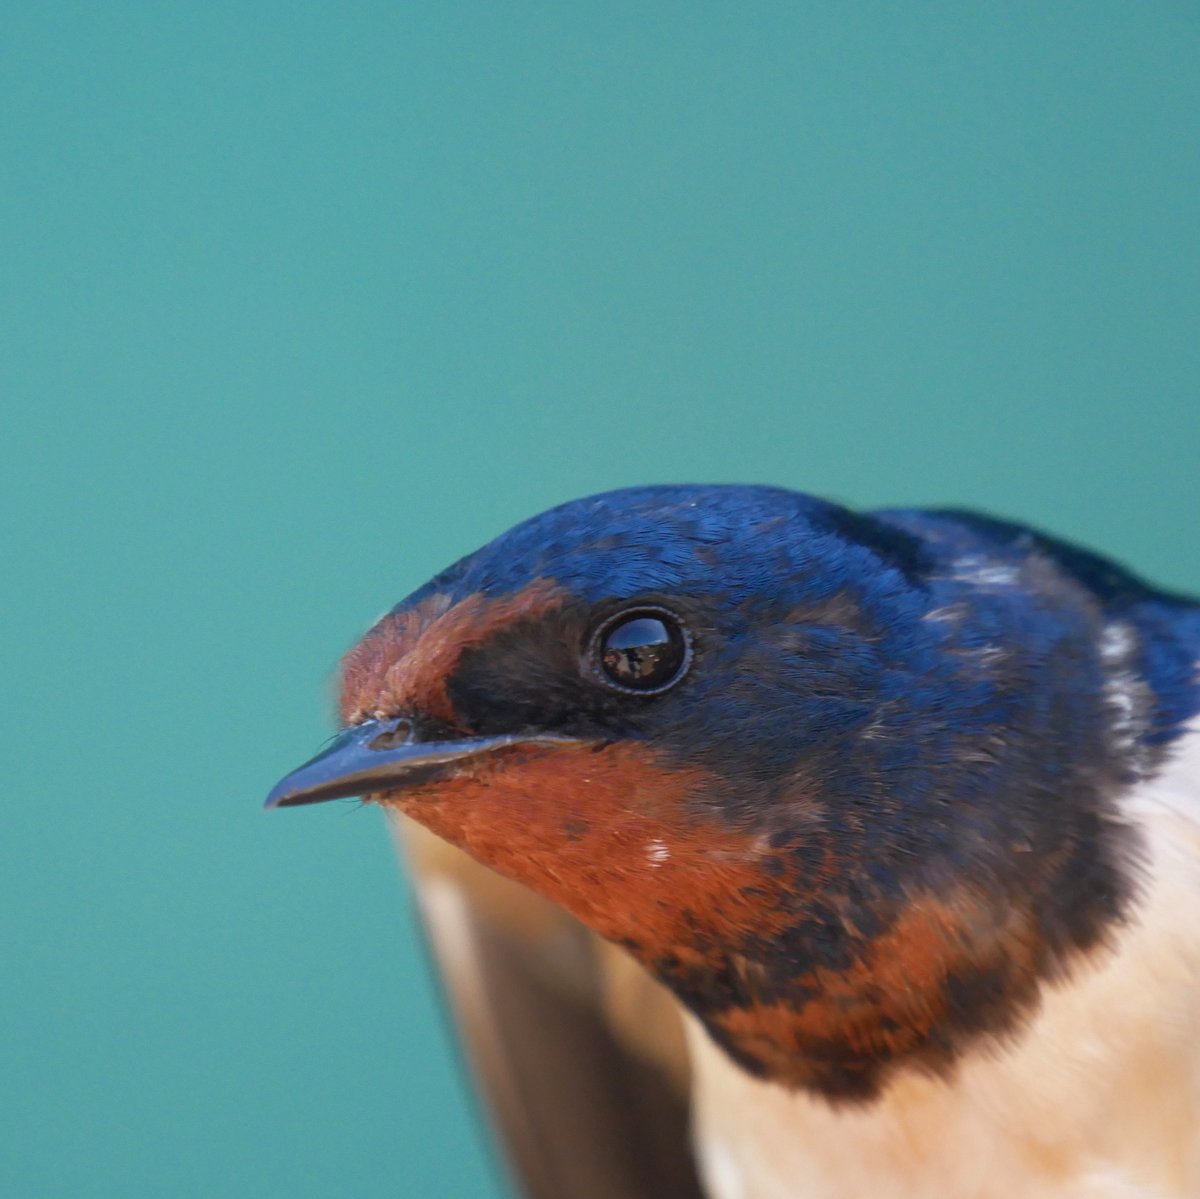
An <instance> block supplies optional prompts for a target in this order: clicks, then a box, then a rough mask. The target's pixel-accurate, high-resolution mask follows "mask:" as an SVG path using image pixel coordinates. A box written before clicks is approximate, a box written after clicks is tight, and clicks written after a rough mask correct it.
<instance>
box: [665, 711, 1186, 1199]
mask: <svg viewBox="0 0 1200 1199" xmlns="http://www.w3.org/2000/svg"><path fill="white" fill-rule="evenodd" d="M1124 810H1125V811H1126V812H1127V813H1128V815H1129V817H1130V819H1132V820H1136V821H1137V822H1138V823H1139V824H1140V825H1141V826H1142V827H1143V829H1144V831H1145V835H1146V840H1147V842H1148V849H1149V868H1148V871H1147V874H1148V881H1147V884H1146V888H1145V891H1144V894H1143V898H1142V902H1141V905H1140V907H1139V910H1138V915H1137V919H1136V920H1134V921H1133V922H1132V923H1131V924H1130V925H1129V926H1128V927H1127V928H1126V929H1124V930H1123V931H1122V933H1121V935H1120V937H1119V938H1118V940H1117V943H1116V948H1115V950H1114V951H1112V952H1110V953H1108V954H1105V955H1104V956H1103V957H1102V958H1099V959H1097V960H1096V961H1094V962H1092V963H1089V964H1087V965H1085V966H1081V967H1079V968H1078V969H1077V970H1076V971H1075V972H1074V973H1073V975H1072V977H1071V978H1070V979H1068V980H1067V981H1066V982H1065V983H1062V984H1060V985H1054V986H1049V987H1047V988H1046V991H1045V993H1044V997H1043V1001H1042V1005H1041V1008H1040V1010H1039V1012H1038V1014H1037V1016H1036V1017H1035V1018H1034V1019H1033V1021H1032V1022H1031V1023H1030V1024H1029V1025H1028V1026H1027V1027H1026V1028H1025V1030H1024V1031H1023V1032H1022V1033H1021V1034H1020V1035H1019V1036H1018V1037H1017V1038H1016V1039H1015V1040H1013V1041H1010V1042H1006V1043H1002V1044H994V1045H991V1046H989V1047H987V1048H985V1049H981V1050H978V1051H976V1052H975V1053H974V1054H973V1055H972V1056H970V1057H968V1058H966V1059H964V1060H963V1061H962V1062H961V1064H960V1065H959V1068H958V1070H957V1072H956V1073H955V1074H954V1076H953V1077H951V1078H949V1079H947V1080H940V1079H931V1078H924V1077H917V1076H911V1077H902V1078H900V1079H898V1080H897V1081H895V1082H894V1083H893V1084H892V1085H891V1086H890V1087H889V1089H888V1090H887V1091H886V1092H885V1093H884V1095H883V1096H882V1098H880V1099H879V1100H878V1101H876V1102H875V1103H873V1104H871V1105H869V1106H867V1107H864V1108H860V1109H855V1108H849V1109H847V1108H838V1109H835V1108H831V1107H829V1106H828V1105H827V1104H826V1103H824V1102H823V1101H821V1100H818V1099H814V1098H811V1097H809V1096H807V1095H803V1094H798V1093H791V1092H788V1091H785V1090H784V1089H783V1088H781V1087H779V1086H777V1085H775V1084H773V1083H765V1082H761V1081H758V1080H756V1079H753V1078H751V1077H749V1076H748V1075H747V1074H745V1073H744V1072H742V1071H741V1070H739V1069H738V1068H737V1067H736V1066H734V1065H733V1063H732V1062H730V1061H729V1059H728V1058H727V1057H726V1056H725V1055H724V1054H723V1053H722V1052H721V1051H720V1050H719V1049H717V1048H716V1047H715V1046H714V1045H713V1044H712V1042H711V1041H710V1040H709V1038H708V1036H707V1034H706V1033H705V1032H704V1031H703V1029H702V1027H701V1026H700V1025H699V1024H698V1023H696V1022H695V1021H693V1020H689V1027H688V1038H689V1045H690V1048H691V1052H692V1059H693V1066H694V1071H695V1073H694V1088H693V1098H694V1101H695V1114H694V1138H695V1143H696V1149H697V1155H698V1157H699V1159H700V1162H701V1168H702V1170H703V1172H704V1175H705V1179H706V1184H707V1186H708V1188H709V1190H710V1192H711V1194H712V1196H713V1199H1118V1197H1120V1199H1200V728H1197V729H1194V730H1193V732H1192V733H1191V734H1190V735H1188V736H1187V737H1186V738H1185V739H1184V740H1183V742H1182V744H1179V743H1177V747H1176V749H1175V752H1174V756H1173V758H1172V760H1171V762H1170V763H1169V765H1168V766H1167V767H1166V768H1165V770H1164V771H1163V772H1162V774H1160V776H1159V777H1158V778H1156V779H1154V780H1152V781H1150V782H1148V783H1145V784H1143V785H1142V786H1140V787H1139V788H1138V789H1137V790H1136V791H1134V792H1133V793H1132V794H1131V795H1130V796H1129V798H1128V800H1127V801H1126V803H1125V805H1124Z"/></svg>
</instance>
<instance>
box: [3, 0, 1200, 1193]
mask: <svg viewBox="0 0 1200 1199" xmlns="http://www.w3.org/2000/svg"><path fill="white" fill-rule="evenodd" d="M2 16H3V20H2V22H0V102H2V111H3V114H4V115H3V123H2V128H0V143H2V151H0V152H2V161H0V237H2V238H3V250H2V256H0V257H2V261H0V306H2V313H3V317H2V319H3V349H2V353H0V399H2V404H3V408H2V419H3V448H4V456H3V459H4V468H3V472H2V477H0V492H2V496H0V498H2V501H3V508H2V510H3V537H4V545H3V547H0V548H2V558H0V561H3V563H4V570H3V575H2V577H0V588H2V589H3V593H4V609H3V611H4V624H3V629H4V636H3V677H4V682H5V688H4V690H5V703H4V708H5V728H4V743H5V752H4V763H5V767H4V776H5V780H6V786H5V789H4V795H5V803H4V836H3V840H2V843H0V846H2V847H0V856H2V859H3V861H2V862H0V879H2V886H3V892H4V894H3V899H2V910H0V922H2V928H3V976H2V980H0V992H2V997H0V998H2V1007H0V1010H2V1012H3V1016H2V1026H0V1079H2V1080H3V1082H2V1094H3V1098H2V1099H0V1104H2V1105H3V1111H2V1113H0V1194H3V1195H5V1196H17V1197H21V1199H24V1197H28V1196H121V1197H122V1199H126V1197H141V1196H147V1197H149V1196H163V1195H221V1196H226V1195H229V1196H243V1195H244V1196H274V1195H286V1196H288V1197H289V1199H304V1197H308V1196H332V1195H350V1196H399V1195H404V1196H443V1195H444V1196H496V1195H499V1194H501V1193H502V1182H501V1180H500V1177H499V1175H498V1173H497V1172H496V1170H495V1169H494V1167H492V1166H491V1165H490V1164H489V1159H488V1156H487V1151H486V1149H485V1147H484V1145H483V1139H482V1134H481V1132H480V1129H479V1127H478V1125H477V1122H476V1119H475V1117H474V1115H473V1114H472V1112H471V1109H470V1104H469V1100H468V1097H467V1092H466V1089H465V1087H464V1084H463V1082H462V1080H461V1079H460V1077H459V1075H458V1072H457V1068H456V1065H455V1061H454V1057H453V1051H452V1049H451V1045H450V1040H449V1038H448V1036H447V1035H446V1032H445V1030H444V1028H443V1024H442V1019H441V1017H440V1015H439V1012H438V1007H437V999H436V993H435V989H434V986H433V984H432V983H431V981H430V979H429V978H428V977H427V974H426V970H425V966H424V962H423V957H422V951H421V949H420V946H419V942H418V939H417V938H416V936H415V935H414V930H413V927H412V919H411V912H410V907H409V903H408V900H407V897H406V893H405V889H404V886H403V884H402V881H401V878H400V877H399V875H398V874H397V871H396V868H395V865H394V863H393V859H392V855H391V850H390V846H389V843H388V841H387V839H386V837H385V835H384V829H383V824H382V821H381V820H380V818H379V816H378V813H376V812H374V811H371V810H359V809H357V808H355V806H354V805H352V804H348V805H330V806H328V807H324V808H316V809H310V810H304V811H297V812H282V813H272V814H264V813H262V812H261V811H260V810H259V805H260V803H261V800H262V797H263V795H264V794H265V792H266V790H267V788H268V787H269V785H270V784H271V783H272V782H274V780H275V778H276V777H277V776H278V775H280V774H281V773H282V772H283V771H285V770H286V769H288V768H290V767H291V766H293V765H295V764H297V763H298V762H299V761H300V760H302V759H303V758H305V757H307V756H308V755H309V754H310V753H311V752H312V751H313V750H314V749H315V747H316V746H317V745H318V743H319V742H320V741H321V740H322V738H323V737H324V736H325V735H326V733H327V731H328V729H329V720H330V711H331V705H330V702H329V687H328V681H329V679H330V677H331V671H332V667H333V664H334V662H335V661H336V659H337V657H338V655H339V654H340V653H341V652H342V651H343V650H344V649H345V648H347V647H348V646H349V645H350V644H351V643H352V641H353V640H354V639H355V638H356V636H357V634H358V633H359V632H360V631H361V630H362V629H363V628H364V627H365V626H366V625H368V624H369V623H370V622H371V621H372V620H373V619H374V618H375V616H376V615H378V613H379V612H380V611H382V610H383V609H384V608H385V607H387V606H389V605H390V604H391V603H393V602H394V601H396V600H397V599H399V598H400V597H402V596H403V595H404V594H405V593H406V592H408V591H409V590H410V589H412V588H414V587H416V586H417V585H418V584H420V583H421V582H423V581H424V579H425V578H426V577H427V576H428V575H430V574H431V573H433V572H434V571H435V570H437V569H439V568H441V567H442V566H444V565H446V564H447V563H448V562H450V561H451V560H452V559H454V558H456V557H458V556H459V555H461V554H462V553H464V552H466V551H468V550H471V549H473V548H474V547H476V546H477V545H479V544H481V543H482V542H484V541H486V540H487V539H489V538H490V537H492V536H493V535H494V534H496V533H498V532H500V531H501V530H502V529H504V528H505V527H507V526H508V525H510V524H511V523H513V522H514V521H516V520H518V519H520V518H522V517H525V516H527V515H530V514H532V513H534V512H536V511H538V510H539V509H541V508H543V507H546V506H548V505H550V504H552V503H555V502H558V501H561V500H564V499H567V498H570V497H572V496H576V495H580V494H584V493H587V492H591V491H596V490H600V489H604V488H609V487H614V486H619V485H623V484H631V483H638V482H646V481H653V480H705V481H707V480H741V481H769V482H774V483H781V484H787V485H792V486H796V487H800V488H804V489H807V490H812V491H815V492H818V493H822V494H826V495H829V496H832V497H836V498H840V499H843V500H846V501H849V502H852V503H855V504H865V505H872V504H885V503H898V502H904V503H909V502H914V503H915V502H923V501H924V502H932V503H955V504H971V505H978V506H982V507H984V508H988V509H992V510H995V511H998V512H1001V513H1006V514H1009V515H1013V516H1017V517H1021V518H1025V519H1029V520H1033V521H1037V522H1041V523H1042V524H1044V525H1046V526H1049V527H1050V528H1051V529H1053V530H1055V531H1057V532H1059V533H1061V534H1066V535H1068V536H1071V537H1074V538H1078V539H1081V540H1083V541H1085V542H1087V543H1090V544H1092V545H1094V546H1097V547H1100V548H1102V549H1105V550H1106V551H1108V552H1111V553H1112V554H1114V555H1116V556H1118V557H1120V558H1122V559H1124V560H1126V561H1128V562H1129V563H1130V564H1131V565H1133V566H1135V567H1136V568H1138V569H1140V570H1142V571H1144V572H1146V573H1148V574H1149V575H1150V576H1151V577H1153V578H1154V579H1156V580H1159V581H1161V582H1163V583H1166V584H1171V585H1174V586H1176V587H1181V588H1190V589H1192V590H1194V591H1200V555H1198V554H1197V552H1196V519H1197V513H1200V469H1198V467H1200V455H1198V452H1197V446H1198V435H1200V388H1198V383H1200V351H1198V338H1197V329H1198V328H1200V286H1198V284H1200V278H1198V275H1200V153H1198V151H1197V137H1196V131H1197V128H1198V118H1200V71H1198V70H1197V68H1196V64H1197V62H1198V61H1200V55H1198V51H1200V15H1198V13H1197V10H1196V8H1195V7H1194V6H1191V5H1182V4H1167V3H1158V4H1142V5H1134V4H1118V3H1103V2H1096V3H1088V4H1070V3H1063V4H1046V3H1044V2H1039V3H1027V4H1021V3H1017V4H1005V5H981V4H979V5H970V4H969V5H960V4H926V5H922V4H879V3H863V4H854V5H832V4H795V5H785V4H749V5H715V4H659V5H651V6H645V5H641V4H638V5H634V4H620V3H611V4H590V3H589V4H570V5H551V4H499V5H492V4H460V5H454V4H446V3H412V4H402V5H385V4H368V3H353V4H348V5H340V6H336V5H316V4H299V5H295V4H287V5H284V4H270V3H242V4H231V3H215V4H204V5H200V4H197V5H191V6H188V5H177V4H167V3H162V4H150V3H147V4H135V3H120V4H107V5H84V4H77V5H61V4H54V3H48V4H36V5H35V4H16V3H6V4H4V5H3V13H2Z"/></svg>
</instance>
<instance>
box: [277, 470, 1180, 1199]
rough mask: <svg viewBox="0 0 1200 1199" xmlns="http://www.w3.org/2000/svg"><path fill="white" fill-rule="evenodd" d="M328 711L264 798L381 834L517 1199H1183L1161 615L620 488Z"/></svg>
mask: <svg viewBox="0 0 1200 1199" xmlns="http://www.w3.org/2000/svg"><path fill="white" fill-rule="evenodd" d="M341 715H342V719H343V724H344V727H343V731H342V732H341V733H340V734H339V735H338V737H337V738H336V740H334V742H333V743H332V745H331V746H330V747H329V748H328V749H326V750H325V751H324V752H323V753H321V754H320V755H318V756H317V757H316V758H314V759H313V760H312V761H310V762H309V763H307V764H306V765H304V766H302V767H300V768H299V769H298V770H296V771H295V772H294V773H292V774H290V775H288V776H287V777H286V778H285V779H283V781H282V782H280V783H279V784H278V786H277V787H276V788H275V789H274V790H273V791H272V792H271V795H270V798H269V800H268V804H269V805H270V806H280V807H282V806H289V805H295V804H304V803H311V802H316V801H319V800H328V799H334V798H337V797H343V796H352V795H361V796H364V797H365V798H367V799H370V800H371V801H373V802H376V803H378V804H380V805H382V806H383V807H384V808H385V809H387V810H388V811H389V813H393V814H396V815H397V817H398V820H399V822H400V823H402V824H404V826H405V827H406V829H407V830H408V831H407V832H406V833H405V837H406V839H407V843H408V845H409V847H410V853H412V855H413V858H414V863H415V869H416V873H417V877H418V880H419V884H420V887H421V889H422V892H423V904H424V911H425V915H426V918H427V920H428V923H429V926H430V929H431V932H432V936H433V940H434V942H435V945H436V948H437V952H438V955H439V958H440V960H441V964H442V967H443V970H444V972H445V974H446V976H447V978H448V980H449V984H450V991H451V995H452V998H453V1000H454V1003H455V1008H456V1011H457V1014H458V1017H459V1020H460V1022H461V1025H462V1028H463V1032H464V1036H465V1038H466V1040H467V1043H468V1046H469V1050H470V1052H471V1054H472V1056H473V1057H474V1059H475V1061H476V1063H477V1067H478V1070H479V1073H480V1076H481V1079H482V1085H483V1088H484V1090H485V1093H486V1094H487V1095H488V1097H489V1099H490V1100H491V1102H492V1104H493V1105H494V1106H495V1107H496V1108H497V1109H498V1111H499V1115H498V1117H497V1119H498V1124H499V1127H500V1130H501V1132H502V1134H503V1136H504V1137H505V1139H506V1140H507V1141H508V1143H509V1145H510V1148H511V1151H512V1154H513V1157H514V1160H515V1161H516V1164H517V1169H518V1172H519V1173H520V1174H521V1176H522V1177H523V1179H524V1183H525V1186H526V1188H527V1193H529V1194H531V1195H536V1196H538V1197H539V1199H550V1197H551V1196H554V1197H555V1199H561V1197H563V1196H569V1197H571V1199H575V1197H577V1196H586V1197H589V1199H592V1197H594V1199H601V1197H604V1199H618V1197H619V1199H630V1197H633V1196H641V1195H645V1196H674V1197H681V1196H696V1195H700V1194H704V1195H707V1196H710V1199H865V1197H868V1196H872V1197H873V1196H880V1197H884V1199H889V1197H891V1199H968V1197H970V1199H1068V1197H1070V1199H1084V1197H1086V1199H1117V1197H1118V1196H1121V1197H1123V1199H1168V1197H1179V1199H1183V1197H1185V1196H1187V1197H1192V1199H1195V1197H1196V1196H1200V986H1198V983H1200V719H1198V717H1200V601H1197V600H1194V599H1189V598H1186V597H1183V596H1179V595H1174V594H1168V593H1166V592H1163V591H1159V590H1155V589H1152V588H1151V587H1150V586H1148V585H1147V584H1146V583H1144V582H1143V581H1141V580H1140V579H1138V578H1137V577H1136V576H1135V575H1133V574H1131V573H1129V572H1128V571H1126V570H1124V569H1122V568H1121V567H1119V566H1117V565H1115V564H1113V563H1112V562H1109V561H1106V560H1105V559H1103V558H1101V557H1099V556H1097V555H1095V554H1092V553H1090V552H1087V551H1085V550H1082V549H1080V548H1077V547H1075V546H1073V545H1069V544H1067V543H1065V542H1062V541H1059V540H1056V539H1054V538H1052V537H1049V536H1046V535H1044V534H1042V533H1040V532H1036V531H1034V530H1032V529H1029V528H1025V527H1022V526H1020V525H1016V524H1010V523H1006V522H1003V521H1000V520H996V519H993V518H990V517H984V516H979V515H974V514H971V513H967V512H962V511H955V510H932V511H908V510H885V511H880V512H874V513H870V514H863V513H855V512H852V511H849V510H847V509H845V508H842V507H839V506H836V505H834V504H830V503H826V502H823V501H821V500H818V499H814V498H810V497H808V496H805V495H802V494H798V493H795V492H790V491H785V490H778V489H773V488H763V487H738V486H712V487H685V486H662V487H647V488H640V489H633V490H625V491H617V492H612V493H609V494H605V495H600V496H596V497H593V498H589V499H583V500H578V501H575V502H573V503H569V504H565V505H563V506H561V507H558V508H555V509H553V510H551V511H549V512H546V513H544V514H542V515H540V516H537V517H535V518H533V519H532V520H529V521H527V522H525V523H524V524H521V525H518V526H517V527H516V528H514V529H512V530H511V531H509V532H508V533H505V534H504V535H503V536H501V537H499V538H498V539H497V540H495V541H493V542H492V543H491V544H489V545H487V546H486V547H484V548H483V549H481V550H479V551H478V552H476V553H474V554H472V555H470V556H469V557H467V558H464V559H463V560H461V561H460V562H458V563H457V564H456V565H454V566H452V567H450V568H449V569H448V570H446V571H444V572H443V573H442V574H440V575H438V576H437V577H436V578H434V579H433V580H432V581H431V582H429V583H428V584H426V585H425V586H424V587H422V588H420V589H419V590H418V591H416V592H415V593H414V594H413V595H411V596H410V597H409V598H408V599H406V600H405V601H403V602H402V603H401V604H399V605H398V606H397V607H396V608H394V609H393V610H392V611H391V612H390V613H388V614H387V615H386V616H384V617H383V618H382V619H381V620H380V621H379V622H378V623H377V624H376V625H375V627H374V628H372V629H371V630H370V631H369V632H368V633H367V634H366V635H365V637H364V638H363V639H362V641H361V642H360V643H359V644H358V645H357V647H356V648H354V649H353V650H352V651H351V652H350V653H349V654H348V655H347V657H346V658H345V660H344V663H343V670H342V689H341ZM693 1159H694V1163H695V1168H694V1170H693V1165H692V1162H693Z"/></svg>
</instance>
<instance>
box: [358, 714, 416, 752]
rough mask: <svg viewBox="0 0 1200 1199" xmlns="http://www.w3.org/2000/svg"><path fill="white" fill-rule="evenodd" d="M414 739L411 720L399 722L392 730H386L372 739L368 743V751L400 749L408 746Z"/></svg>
mask: <svg viewBox="0 0 1200 1199" xmlns="http://www.w3.org/2000/svg"><path fill="white" fill-rule="evenodd" d="M412 739H413V725H412V721H411V720H404V719H400V720H397V721H396V722H395V723H394V724H393V725H392V726H391V728H387V729H384V731H383V732H382V733H380V734H379V735H378V736H376V737H372V738H371V740H370V741H368V742H367V748H368V749H399V748H400V747H401V746H402V745H407V744H408V743H409V742H410V741H411V740H412Z"/></svg>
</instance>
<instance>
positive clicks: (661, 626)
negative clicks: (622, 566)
mask: <svg viewBox="0 0 1200 1199" xmlns="http://www.w3.org/2000/svg"><path fill="white" fill-rule="evenodd" d="M590 656H591V660H592V667H593V669H594V670H595V672H596V674H597V676H598V677H599V678H600V681H601V682H603V683H605V684H606V685H607V686H610V687H614V688H616V689H617V690H618V691H628V692H632V693H634V694H637V695H655V694H657V693H658V692H660V691H666V690H667V688H668V687H673V686H674V685H675V684H676V683H677V682H679V680H680V679H681V678H683V676H684V675H685V674H686V673H687V668H688V666H689V664H690V662H691V656H692V645H691V637H690V636H689V634H688V632H687V630H686V629H685V628H684V626H683V623H682V622H681V621H680V619H679V618H678V617H677V616H676V615H675V614H674V613H673V612H668V611H667V610H666V609H665V608H637V609H634V610H631V611H625V612H619V613H618V614H617V615H616V616H613V617H610V618H609V619H608V620H606V621H605V622H604V623H603V624H602V625H601V626H600V627H599V628H598V629H597V630H596V631H595V633H593V634H592V641H591V655H590Z"/></svg>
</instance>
